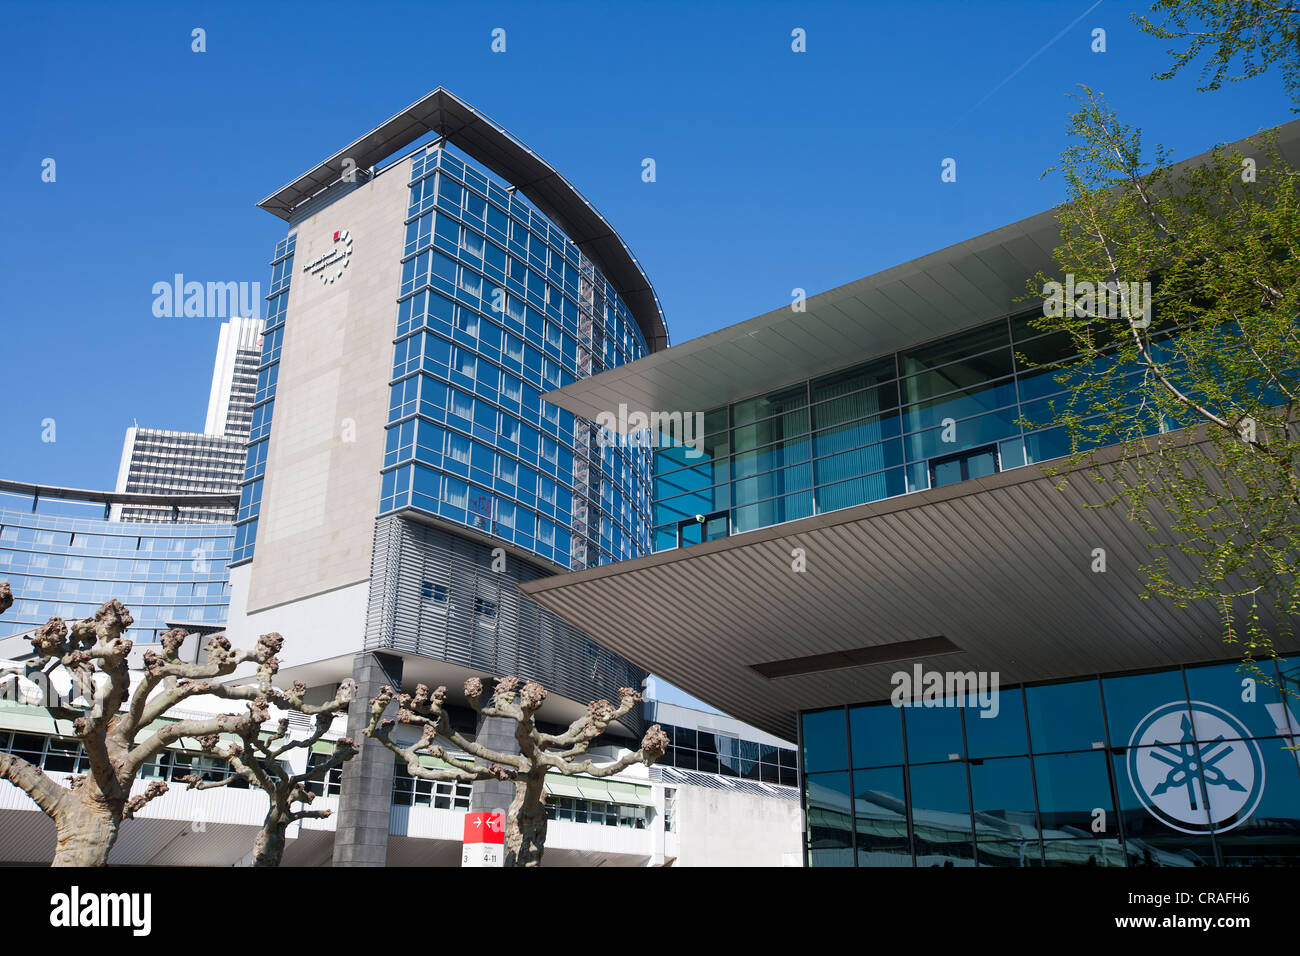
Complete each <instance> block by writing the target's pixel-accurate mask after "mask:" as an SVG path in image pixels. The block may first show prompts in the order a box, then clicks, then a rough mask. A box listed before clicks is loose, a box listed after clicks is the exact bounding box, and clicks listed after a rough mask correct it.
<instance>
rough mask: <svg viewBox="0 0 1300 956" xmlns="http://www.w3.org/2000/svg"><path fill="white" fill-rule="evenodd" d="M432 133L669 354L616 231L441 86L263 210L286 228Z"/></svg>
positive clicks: (658, 312)
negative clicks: (600, 278) (558, 240)
mask: <svg viewBox="0 0 1300 956" xmlns="http://www.w3.org/2000/svg"><path fill="white" fill-rule="evenodd" d="M427 133H437V134H438V135H439V136H445V137H446V138H447V140H448V142H450V143H452V144H453V145H454V146H456V147H457V148H458V149H460V150H462V151H463V152H464V153H465V154H466V155H468V156H470V157H471V158H472V159H474V160H475V161H476V162H479V163H481V164H482V165H483V166H485V167H487V168H488V169H490V170H491V171H492V172H494V173H496V174H497V175H498V176H500V177H502V178H503V179H504V180H506V182H508V183H510V184H511V185H513V186H515V187H516V188H517V189H518V190H519V192H521V193H523V194H524V196H526V197H527V198H528V200H529V201H530V202H532V203H533V205H535V206H536V207H537V208H538V209H539V210H540V211H541V212H542V213H543V214H544V215H545V216H547V217H548V218H550V219H551V221H553V222H554V223H555V224H556V225H557V226H559V227H560V228H561V229H563V230H564V231H565V233H566V234H567V235H568V236H569V238H570V239H572V240H573V242H574V244H575V245H577V247H578V248H579V249H581V250H582V253H583V255H585V256H586V257H587V258H588V259H590V260H591V261H592V263H593V264H594V265H595V266H596V268H597V269H599V270H600V271H601V272H602V273H603V274H604V276H605V278H606V279H608V280H609V281H610V282H611V283H612V284H613V286H614V288H615V289H616V290H618V294H619V295H620V296H622V298H623V301H624V302H625V303H626V304H627V307H628V309H629V310H631V312H632V317H633V318H634V319H635V320H636V323H637V326H638V327H639V328H640V329H641V332H642V334H643V335H644V336H645V340H646V345H647V346H648V348H649V349H650V351H651V352H657V351H659V350H660V349H664V348H667V347H668V330H667V327H666V326H665V324H664V317H663V310H662V309H661V308H660V305H659V298H658V296H657V295H656V294H655V290H654V286H652V285H651V284H650V280H649V279H648V278H647V277H646V274H645V272H644V270H642V268H641V265H640V263H639V262H637V260H636V257H635V256H634V255H632V252H631V250H630V249H628V247H627V245H626V244H625V243H624V242H623V240H622V239H621V238H619V235H618V233H617V232H615V231H614V227H613V226H611V225H610V224H609V223H608V222H606V221H605V218H604V217H603V216H602V215H601V214H600V213H599V212H597V211H596V208H595V207H594V206H593V205H592V204H591V203H590V202H588V201H587V200H586V198H585V197H584V196H583V195H582V194H581V193H580V192H578V190H576V189H575V188H574V187H573V186H572V185H571V184H570V183H569V181H568V180H566V179H565V178H564V177H563V176H561V175H560V174H559V173H558V172H557V171H556V170H555V169H554V168H553V167H552V166H551V165H550V164H549V163H547V162H546V161H545V160H543V159H542V158H541V157H540V156H538V155H537V154H536V153H535V152H533V151H532V150H531V149H529V148H528V147H527V146H525V145H524V144H523V143H521V142H519V140H517V139H515V138H514V137H513V136H512V135H510V133H508V132H506V130H504V129H503V128H502V127H500V126H498V125H497V124H496V123H494V122H493V121H492V120H490V119H488V117H486V116H484V115H483V114H482V113H480V112H479V111H478V110H476V109H474V108H473V107H472V106H470V105H469V104H468V103H466V102H465V101H464V100H461V99H460V98H458V97H457V96H455V95H454V94H452V93H450V92H448V91H447V90H445V89H443V88H442V87H438V88H437V89H436V90H434V91H433V92H432V93H429V94H428V95H427V96H425V97H424V98H422V99H420V100H419V101H418V102H415V103H412V104H411V105H410V106H408V107H407V108H406V109H404V110H402V111H401V112H400V113H397V114H396V115H395V116H393V117H392V118H391V119H389V120H387V121H386V122H384V123H382V124H381V125H379V126H378V127H376V128H375V129H373V130H371V131H370V132H369V133H367V134H366V135H364V136H362V137H361V138H360V139H358V140H356V141H355V142H353V143H351V144H349V145H347V146H345V147H343V148H342V149H341V150H339V151H338V152H337V153H335V154H334V155H333V156H331V157H330V158H329V159H327V160H325V161H324V162H323V163H321V164H320V165H318V166H316V167H315V168H314V169H311V170H308V171H307V172H305V173H303V174H302V175H301V176H299V177H298V178H297V179H295V180H294V181H293V182H291V183H289V184H288V185H287V186H284V187H282V188H280V189H278V190H276V191H275V192H274V193H272V194H271V195H270V196H267V197H266V198H265V199H263V200H262V201H261V202H260V203H258V205H259V206H260V207H261V208H263V209H265V210H266V211H267V212H269V213H272V214H274V215H276V216H279V217H280V218H281V219H284V220H286V221H287V220H288V219H289V218H290V217H291V216H292V215H293V211H294V210H295V209H296V208H298V206H300V205H302V203H304V202H306V201H307V200H309V199H311V198H312V197H313V196H315V195H316V194H318V193H320V192H321V191H322V190H324V189H327V188H328V187H329V186H331V185H333V184H334V183H336V182H338V181H339V180H340V178H341V177H342V175H343V172H344V170H345V169H348V168H351V169H360V170H366V169H369V168H371V167H373V166H375V165H376V164H378V163H380V162H382V161H383V160H385V159H387V158H388V157H390V156H392V155H393V154H394V153H396V152H397V151H398V150H400V149H402V148H403V147H404V146H408V145H410V144H411V143H413V142H415V141H416V140H417V139H419V138H420V137H421V136H424V135H425V134H427ZM348 161H351V162H350V164H349V162H348Z"/></svg>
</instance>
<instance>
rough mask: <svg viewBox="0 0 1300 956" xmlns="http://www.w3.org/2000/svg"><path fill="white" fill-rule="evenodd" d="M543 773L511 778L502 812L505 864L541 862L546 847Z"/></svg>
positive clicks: (539, 864) (526, 864) (534, 864)
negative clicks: (512, 794)
mask: <svg viewBox="0 0 1300 956" xmlns="http://www.w3.org/2000/svg"><path fill="white" fill-rule="evenodd" d="M545 776H546V775H545V774H544V773H543V774H539V775H536V776H527V777H521V778H520V779H518V780H516V781H515V798H514V799H513V800H511V801H510V810H509V811H508V812H507V813H506V859H505V864H506V866H541V865H542V853H543V852H544V851H545V850H546V782H545Z"/></svg>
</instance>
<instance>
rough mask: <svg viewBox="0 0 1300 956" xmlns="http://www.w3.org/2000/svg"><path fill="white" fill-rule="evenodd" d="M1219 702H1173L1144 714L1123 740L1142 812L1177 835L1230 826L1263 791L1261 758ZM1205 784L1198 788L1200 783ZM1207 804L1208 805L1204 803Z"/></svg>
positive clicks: (1253, 805) (1242, 727)
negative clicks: (1242, 738)
mask: <svg viewBox="0 0 1300 956" xmlns="http://www.w3.org/2000/svg"><path fill="white" fill-rule="evenodd" d="M1249 735H1250V731H1249V730H1248V729H1247V728H1246V726H1245V725H1244V724H1243V723H1242V722H1241V721H1240V720H1238V719H1237V718H1236V717H1234V716H1233V715H1232V714H1230V713H1228V712H1227V711H1226V710H1224V709H1223V708H1222V707H1216V706H1214V705H1213V704H1206V703H1203V702H1202V701H1197V700H1194V701H1192V702H1191V711H1190V714H1189V711H1188V706H1187V704H1185V703H1183V702H1182V701H1173V702H1171V703H1168V704H1163V705H1161V706H1160V707H1157V708H1156V709H1155V710H1153V711H1151V713H1149V714H1147V715H1146V716H1145V717H1143V718H1142V719H1141V720H1140V721H1138V725H1137V727H1135V728H1134V729H1133V736H1132V737H1131V738H1130V739H1129V742H1128V750H1127V756H1128V778H1129V783H1131V784H1132V785H1133V792H1134V793H1136V794H1137V795H1138V798H1139V799H1140V800H1141V801H1142V805H1143V806H1144V807H1146V808H1147V811H1148V812H1149V813H1150V814H1151V815H1152V816H1153V817H1155V818H1156V819H1157V820H1159V821H1160V822H1161V823H1163V824H1165V825H1166V826H1169V827H1173V828H1174V829H1175V830H1180V831H1182V832H1183V833H1208V832H1210V829H1211V828H1213V829H1214V830H1215V831H1217V832H1222V831H1224V830H1231V829H1232V828H1233V827H1235V826H1237V825H1238V824H1239V823H1241V822H1242V821H1243V820H1245V819H1247V818H1248V817H1249V816H1250V815H1251V814H1252V813H1254V812H1255V808H1256V807H1257V806H1258V805H1259V798H1260V797H1261V796H1262V795H1263V793H1264V757H1263V755H1262V754H1261V753H1260V750H1259V745H1258V744H1256V743H1255V741H1253V740H1241V739H1237V738H1241V737H1248V736H1249ZM1202 784H1203V785H1202ZM1207 801H1208V805H1207Z"/></svg>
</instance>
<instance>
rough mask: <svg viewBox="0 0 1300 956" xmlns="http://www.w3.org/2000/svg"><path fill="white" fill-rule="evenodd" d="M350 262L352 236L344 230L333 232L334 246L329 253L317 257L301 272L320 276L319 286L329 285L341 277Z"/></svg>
mask: <svg viewBox="0 0 1300 956" xmlns="http://www.w3.org/2000/svg"><path fill="white" fill-rule="evenodd" d="M351 261H352V234H351V233H350V232H348V230H346V229H336V230H335V231H334V245H332V246H331V247H330V250H329V252H326V253H325V254H324V255H320V256H317V257H316V258H315V259H313V260H312V261H311V262H308V263H307V264H306V265H304V266H303V267H302V271H303V272H307V273H310V274H311V275H314V276H320V281H321V285H329V284H331V283H332V282H333V281H334V280H335V279H340V278H342V277H343V270H344V269H346V268H347V267H348V263H350V262H351Z"/></svg>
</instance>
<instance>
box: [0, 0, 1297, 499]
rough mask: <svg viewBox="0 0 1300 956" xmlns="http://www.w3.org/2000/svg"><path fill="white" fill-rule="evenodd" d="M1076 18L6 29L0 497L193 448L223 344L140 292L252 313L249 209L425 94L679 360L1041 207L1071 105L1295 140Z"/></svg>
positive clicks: (274, 230) (935, 5)
mask: <svg viewBox="0 0 1300 956" xmlns="http://www.w3.org/2000/svg"><path fill="white" fill-rule="evenodd" d="M1091 3H1092V0H1068V2H1055V0H1021V2H1012V0H1003V2H999V0H988V2H980V3H959V2H939V0H929V2H925V0H902V2H858V3H843V4H837V3H799V4H793V3H755V2H745V3H740V2H737V3H653V4H652V3H617V4H614V3H599V4H598V3H540V2H529V3H520V4H507V3H490V2H488V3H483V2H480V3H472V4H447V3H428V2H425V3H415V4H390V3H377V2H376V3H370V4H357V3H347V4H342V3H340V4H333V3H328V2H311V3H282V4H281V3H263V4H254V3H238V2H222V3H206V4H193V5H191V4H183V3H175V2H169V3H158V4H131V3H126V2H122V3H112V4H104V3H83V4H76V3H54V2H46V3H29V4H21V5H18V4H13V3H4V4H0V78H2V79H3V81H4V89H5V92H6V96H5V115H4V120H3V128H2V129H0V144H2V145H3V150H2V151H0V223H2V224H3V226H2V228H0V316H3V318H2V319H0V322H3V338H2V339H0V358H2V360H3V367H4V375H3V380H2V381H0V410H2V414H0V476H3V477H7V478H16V479H21V480H28V481H37V482H44V483H49V484H64V485H73V486H80V487H91V488H107V487H111V486H112V483H113V481H114V478H115V476H116V471H117V465H118V460H119V456H120V452H121V442H122V433H123V429H124V428H126V427H127V426H128V425H130V424H131V422H132V420H133V419H137V420H138V421H139V422H140V424H142V425H150V426H156V427H167V428H178V429H193V430H198V429H201V428H202V425H203V414H204V409H205V406H206V402H207V392H208V384H209V376H210V374H211V361H212V353H213V349H214V348H215V346H216V337H217V326H218V324H219V321H220V320H217V319H183V318H170V319H169V318H155V317H154V316H153V314H152V303H153V295H152V293H151V287H152V286H153V284H154V283H155V282H159V281H170V279H171V277H172V275H173V274H174V273H177V272H180V273H184V274H185V276H186V277H187V278H188V279H196V280H200V281H209V280H213V281H248V282H254V281H256V282H261V283H262V287H263V290H265V288H266V286H267V284H268V278H269V269H268V267H267V265H266V263H267V260H268V259H269V257H270V255H271V253H272V251H273V248H274V245H275V243H276V241H277V240H278V239H280V238H281V237H282V236H283V235H284V232H285V227H284V223H282V222H281V221H280V220H278V219H276V218H274V217H272V216H270V215H269V214H267V213H264V212H262V211H261V210H259V209H257V208H256V206H255V203H256V202H257V201H258V200H259V199H261V198H262V197H263V196H265V195H266V194H268V193H270V192H271V191H273V190H274V189H276V188H277V187H279V186H281V185H283V184H284V183H285V182H288V181H289V180H291V179H293V178H295V177H296V176H297V175H299V174H300V173H302V172H303V171H305V170H306V169H308V168H310V167H311V166H312V165H314V164H315V163H317V162H319V161H320V160H321V159H323V158H325V157H326V156H328V155H329V154H331V153H333V152H334V151H335V150H336V149H338V148H340V147H341V146H343V145H345V144H346V143H348V142H350V141H351V140H352V139H354V138H355V137H357V136H358V135H360V134H361V133H363V132H365V131H367V130H369V129H371V128H372V127H374V126H375V125H377V124H378V123H379V122H380V121H382V120H384V119H386V118H387V117H388V116H390V115H392V114H393V113H394V112H396V111H397V110H399V109H401V108H402V107H404V106H406V105H408V104H409V103H411V102H413V101H415V100H416V99H418V98H419V97H420V96H422V95H423V94H424V93H426V92H428V91H429V90H431V89H433V88H434V87H436V86H439V85H442V86H446V87H447V88H448V89H450V90H452V91H453V92H455V93H456V94H457V95H459V96H460V97H462V98H464V99H465V100H467V101H468V102H469V103H471V104H473V105H474V106H475V107H477V108H478V109H480V110H482V111H483V112H484V113H486V114H487V115H488V116H491V117H492V118H493V119H495V120H496V121H497V122H499V123H500V124H502V125H503V126H505V127H506V128H507V129H509V130H511V131H512V132H513V133H514V134H515V135H516V136H517V137H518V138H519V139H521V140H522V141H523V142H525V143H527V144H528V145H529V146H531V147H532V148H533V149H535V150H536V151H538V152H539V153H540V154H541V155H542V156H544V157H545V158H546V159H547V160H549V161H550V162H551V163H552V164H554V165H555V166H556V167H557V168H559V169H560V170H561V171H562V172H563V173H564V174H565V176H566V177H568V178H569V179H570V181H572V182H573V183H574V184H575V185H577V187H578V188H579V189H580V190H582V192H583V193H584V194H585V195H586V196H587V197H588V198H589V199H590V200H591V201H592V202H593V203H594V204H595V205H596V206H597V208H599V209H600V210H601V211H602V212H603V213H604V214H605V216H606V217H607V218H608V219H609V220H610V221H611V222H612V223H613V224H614V226H615V228H617V229H618V230H619V232H620V233H621V234H622V236H623V237H624V239H625V240H626V241H627V242H628V244H629V245H630V246H631V248H632V249H633V251H634V252H635V253H636V255H637V256H638V257H639V258H640V260H641V262H642V264H643V265H644V266H645V268H646V270H647V272H648V273H649V275H650V278H651V280H652V281H653V282H654V283H655V286H656V288H657V289H658V292H659V296H660V298H661V300H662V301H663V305H664V308H665V311H666V314H667V318H668V324H669V328H670V331H671V333H672V336H673V340H674V341H675V342H682V341H685V340H686V339H689V338H692V337H694V336H697V335H701V334H703V333H705V332H709V331H711V330H713V329H716V328H719V327H721V326H723V325H728V324H731V323H733V322H737V321H741V320H743V319H746V318H749V317H750V316H753V315H756V314H759V313H761V312H765V311H768V310H770V309H773V308H776V307H778V306H780V305H783V304H784V303H786V302H788V301H789V297H790V290H791V289H792V288H794V287H796V286H798V287H802V288H805V289H807V290H808V291H809V292H810V293H813V292H818V291H822V290H825V289H828V288H831V287H834V286H836V285H840V284H842V283H844V282H848V281H851V280H853V279H856V278H859V277H861V276H864V275H868V274H870V273H872V272H875V271H878V270H880V269H884V268H887V267H889V266H891V265H894V264H896V263H899V262H902V261H905V260H907V259H911V258H913V257H915V256H918V255H921V254H924V253H926V252H929V251H932V250H935V249H938V248H941V247H943V246H945V245H948V244H950V243H953V242H958V241H960V240H963V239H966V238H969V237H971V236H974V235H978V234H979V233H982V232H985V231H987V230H989V229H993V228H995V227H997V226H1000V225H1003V224H1005V223H1008V222H1011V221H1014V220H1016V219H1018V218H1021V217H1023V216H1026V215H1029V214H1032V213H1035V212H1038V211H1040V210H1042V209H1045V208H1048V207H1049V206H1051V205H1053V204H1054V203H1056V202H1058V201H1059V200H1060V199H1061V198H1062V185H1061V183H1060V181H1059V180H1057V179H1054V178H1048V179H1045V180H1044V179H1041V178H1040V174H1041V173H1042V171H1043V170H1044V169H1046V168H1047V167H1048V166H1050V165H1052V163H1053V161H1054V158H1055V157H1056V155H1057V154H1058V153H1059V151H1060V149H1061V147H1062V145H1063V142H1064V130H1065V120H1066V115H1067V112H1068V108H1069V103H1068V102H1067V100H1066V99H1065V94H1066V93H1067V92H1069V91H1071V90H1072V89H1074V87H1075V84H1077V83H1081V82H1083V83H1088V84H1090V85H1092V86H1094V87H1096V88H1098V89H1100V90H1102V91H1104V92H1105V93H1106V94H1107V95H1108V97H1109V98H1110V100H1111V101H1112V103H1113V104H1114V105H1115V106H1116V107H1117V108H1118V109H1119V110H1120V111H1121V115H1122V116H1123V117H1124V119H1125V120H1126V121H1128V122H1130V123H1133V124H1136V125H1138V126H1141V127H1142V128H1143V129H1144V130H1145V131H1146V133H1147V135H1148V137H1149V141H1157V140H1158V141H1160V142H1163V143H1165V144H1167V145H1170V146H1172V147H1174V148H1175V149H1176V156H1177V157H1179V158H1181V157H1186V156H1189V155H1193V154H1195V153H1198V152H1201V151H1202V150H1204V149H1206V148H1208V147H1210V146H1211V145H1213V144H1214V143H1216V142H1221V141H1230V140H1234V139H1237V138H1239V137H1242V136H1245V135H1248V134H1250V133H1252V132H1254V131H1256V130H1257V129H1259V128H1261V127H1264V126H1271V125H1275V124H1277V123H1279V122H1282V121H1285V120H1288V119H1290V117H1291V114H1290V112H1289V107H1288V104H1287V102H1286V100H1285V98H1284V96H1283V94H1282V92H1281V85H1280V82H1279V81H1278V79H1277V78H1276V77H1266V78H1264V79H1262V80H1255V81H1251V82H1249V83H1244V84H1237V85H1235V86H1233V87H1232V88H1231V89H1228V90H1225V91H1221V92H1218V93H1198V92H1196V90H1195V82H1194V79H1195V78H1194V76H1191V75H1189V76H1184V77H1180V78H1179V79H1176V80H1173V81H1166V82H1159V81H1155V80H1152V79H1150V76H1151V74H1152V73H1153V72H1154V71H1155V70H1156V69H1158V68H1163V67H1164V65H1165V64H1166V62H1167V58H1166V57H1165V56H1164V54H1163V52H1162V45H1161V44H1160V43H1158V42H1156V41H1153V40H1151V39H1149V38H1147V37H1145V36H1143V35H1141V34H1140V33H1139V32H1138V31H1137V30H1136V28H1135V27H1133V26H1132V25H1131V23H1130V22H1129V18H1128V14H1129V12H1130V10H1132V9H1136V8H1137V7H1136V5H1135V4H1132V3H1124V2H1121V0H1103V2H1102V3H1100V4H1098V5H1097V6H1096V7H1095V9H1092V10H1091V11H1090V12H1087V13H1086V15H1084V16H1083V17H1082V19H1080V20H1079V22H1078V23H1077V24H1076V25H1075V26H1074V27H1072V28H1071V29H1070V30H1069V31H1068V32H1066V33H1064V35H1062V36H1060V37H1059V39H1056V41H1055V43H1053V44H1052V45H1051V46H1050V47H1048V48H1047V49H1046V50H1043V47H1044V46H1045V45H1047V44H1049V42H1050V41H1052V40H1053V38H1054V37H1057V35H1058V34H1060V33H1061V31H1062V30H1064V29H1065V28H1066V27H1067V26H1068V25H1069V24H1071V22H1072V21H1074V20H1075V19H1076V18H1078V17H1080V15H1081V14H1085V11H1088V10H1089V7H1090V5H1091ZM194 27H202V28H203V29H204V30H205V31H206V37H207V52H205V53H201V54H200V53H193V52H191V49H190V46H191V30H192V29H193V28H194ZM497 27H501V28H504V29H505V30H506V44H507V49H506V52H505V53H504V54H494V53H493V52H491V49H490V43H491V31H492V30H493V29H494V28H497ZM796 27H800V28H803V29H804V30H806V31H807V48H808V51H807V52H806V53H803V54H795V53H793V52H791V49H790V44H791V30H793V29H794V28H796ZM1096 27H1101V28H1104V29H1105V30H1106V31H1107V38H1106V43H1107V51H1106V52H1105V53H1100V54H1098V53H1093V52H1091V50H1090V44H1091V31H1092V30H1093V28H1096ZM1040 51H1041V52H1040ZM1036 52H1039V55H1038V56H1037V57H1036V58H1034V59H1032V60H1031V57H1034V54H1035V53H1036ZM1026 61H1030V62H1028V64H1027V65H1025V64H1026ZM1022 66H1023V69H1020V68H1021V67H1022ZM1018 69H1019V72H1015V71H1017V70H1018ZM1013 73H1015V75H1014V76H1011V74H1013ZM1009 76H1010V79H1008V77H1009ZM1000 84H1001V85H1000ZM990 94H991V95H990ZM46 157H51V158H53V159H55V161H56V163H57V181H56V182H54V183H43V182H42V181H41V163H42V160H43V159H44V158H46ZM644 157H653V158H654V159H655V161H656V164H657V173H658V181H657V182H655V183H653V184H647V183H643V182H642V181H641V175H640V174H641V161H642V159H643V158H644ZM945 157H953V158H955V159H956V160H957V162H958V181H957V182H956V183H955V184H944V183H941V182H940V176H939V173H940V163H941V161H942V160H943V159H944V158H945ZM46 418H53V419H55V422H56V428H57V432H56V439H57V440H56V441H55V442H53V443H47V442H42V441H41V434H42V424H41V423H42V420H43V419H46Z"/></svg>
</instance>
